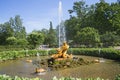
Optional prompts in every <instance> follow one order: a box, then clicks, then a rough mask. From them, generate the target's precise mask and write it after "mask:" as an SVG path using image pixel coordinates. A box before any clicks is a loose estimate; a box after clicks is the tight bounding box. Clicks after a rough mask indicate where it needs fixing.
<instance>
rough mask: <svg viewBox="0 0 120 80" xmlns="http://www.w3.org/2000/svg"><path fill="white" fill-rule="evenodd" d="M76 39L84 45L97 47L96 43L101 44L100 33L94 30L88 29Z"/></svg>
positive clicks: (78, 34) (84, 29)
mask: <svg viewBox="0 0 120 80" xmlns="http://www.w3.org/2000/svg"><path fill="white" fill-rule="evenodd" d="M76 39H77V40H78V41H79V43H81V44H84V45H86V44H87V45H92V46H95V43H99V42H100V36H99V34H98V31H97V30H96V29H94V28H90V27H86V28H83V29H81V30H80V32H77V35H76Z"/></svg>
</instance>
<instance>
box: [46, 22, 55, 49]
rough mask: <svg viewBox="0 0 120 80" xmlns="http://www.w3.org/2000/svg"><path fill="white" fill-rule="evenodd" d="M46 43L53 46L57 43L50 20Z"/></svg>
mask: <svg viewBox="0 0 120 80" xmlns="http://www.w3.org/2000/svg"><path fill="white" fill-rule="evenodd" d="M47 44H49V46H50V47H54V46H56V44H57V34H56V32H55V30H54V29H53V25H52V22H51V21H50V28H49V32H48V35H47Z"/></svg>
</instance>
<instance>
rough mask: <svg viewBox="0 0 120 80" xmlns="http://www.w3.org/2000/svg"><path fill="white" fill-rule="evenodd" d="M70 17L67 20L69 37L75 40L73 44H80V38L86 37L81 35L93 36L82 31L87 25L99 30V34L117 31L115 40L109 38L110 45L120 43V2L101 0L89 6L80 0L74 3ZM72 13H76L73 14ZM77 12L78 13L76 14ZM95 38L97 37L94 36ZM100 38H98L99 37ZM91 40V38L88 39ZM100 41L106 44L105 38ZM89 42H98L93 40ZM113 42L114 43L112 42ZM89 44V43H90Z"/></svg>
mask: <svg viewBox="0 0 120 80" xmlns="http://www.w3.org/2000/svg"><path fill="white" fill-rule="evenodd" d="M69 13H70V19H68V20H66V21H65V26H66V34H67V39H68V41H69V40H73V43H72V45H76V44H77V45H80V44H81V42H80V40H81V39H82V38H84V37H81V36H79V35H80V34H81V35H83V36H84V35H86V36H87V37H88V38H89V37H91V36H89V35H87V33H89V32H90V31H88V32H87V33H84V34H83V33H82V30H81V29H82V28H86V27H87V26H89V27H93V28H95V29H96V30H97V31H98V35H101V36H102V35H103V36H104V34H106V32H108V33H116V34H117V35H113V34H112V35H111V36H112V37H113V36H114V40H111V41H110V40H109V41H110V42H109V43H108V44H109V46H115V45H120V44H119V40H118V38H119V35H120V33H119V32H120V24H119V23H120V14H119V13H120V4H118V3H112V4H110V3H107V2H105V1H104V0H101V1H100V2H99V3H96V4H95V5H94V4H92V5H91V6H87V5H86V4H85V2H84V1H78V2H75V3H74V4H73V9H71V10H69ZM72 13H74V14H73V15H72ZM75 14H76V15H75ZM93 39H94V40H95V38H93ZM97 39H98V38H97ZM87 41H88V42H89V40H87ZM99 41H102V42H100V43H103V45H106V43H104V42H103V40H99ZM89 43H91V44H92V43H95V44H98V43H97V42H94V41H91V42H89ZM111 43H112V44H111ZM88 45H89V44H88Z"/></svg>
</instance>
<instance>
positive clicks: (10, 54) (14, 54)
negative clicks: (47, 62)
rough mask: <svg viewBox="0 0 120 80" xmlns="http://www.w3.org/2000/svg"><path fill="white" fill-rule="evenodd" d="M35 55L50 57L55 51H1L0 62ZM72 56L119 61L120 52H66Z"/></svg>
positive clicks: (74, 50) (111, 49)
mask: <svg viewBox="0 0 120 80" xmlns="http://www.w3.org/2000/svg"><path fill="white" fill-rule="evenodd" d="M37 53H39V54H40V55H43V56H45V55H52V54H55V53H57V52H56V50H55V49H51V50H49V51H48V50H21V51H2V52H0V61H5V60H11V59H16V58H21V57H26V56H36V55H37ZM67 53H68V54H71V53H72V54H73V55H87V56H96V57H103V58H108V59H113V60H118V61H120V50H115V49H113V48H103V49H99V48H70V49H69V50H68V52H67Z"/></svg>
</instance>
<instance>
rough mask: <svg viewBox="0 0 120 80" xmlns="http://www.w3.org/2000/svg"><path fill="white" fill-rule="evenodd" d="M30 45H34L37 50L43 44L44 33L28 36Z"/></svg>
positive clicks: (34, 33) (33, 33)
mask: <svg viewBox="0 0 120 80" xmlns="http://www.w3.org/2000/svg"><path fill="white" fill-rule="evenodd" d="M27 40H28V42H29V44H31V45H33V46H34V48H36V46H37V45H40V44H43V42H44V36H43V34H42V33H38V32H32V33H31V34H29V35H28V36H27Z"/></svg>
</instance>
